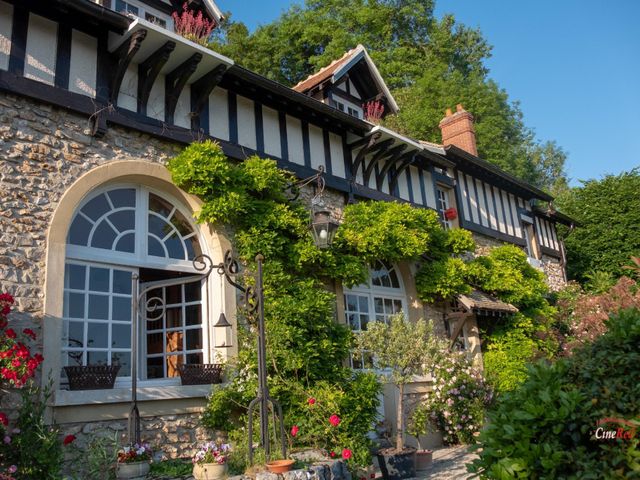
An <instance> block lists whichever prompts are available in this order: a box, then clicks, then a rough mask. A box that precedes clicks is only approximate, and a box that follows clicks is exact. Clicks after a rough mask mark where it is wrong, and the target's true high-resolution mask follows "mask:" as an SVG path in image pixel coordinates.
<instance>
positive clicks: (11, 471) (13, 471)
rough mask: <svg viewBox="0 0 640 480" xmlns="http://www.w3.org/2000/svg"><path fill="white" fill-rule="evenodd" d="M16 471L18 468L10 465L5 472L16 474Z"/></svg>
mask: <svg viewBox="0 0 640 480" xmlns="http://www.w3.org/2000/svg"><path fill="white" fill-rule="evenodd" d="M17 471H18V467H17V466H15V465H11V466H10V467H9V468H8V469H7V472H9V473H16V472H17Z"/></svg>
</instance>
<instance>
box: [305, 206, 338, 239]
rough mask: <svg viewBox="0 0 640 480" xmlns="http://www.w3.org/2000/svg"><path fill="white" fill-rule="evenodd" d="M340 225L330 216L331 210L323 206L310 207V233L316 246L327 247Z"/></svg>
mask: <svg viewBox="0 0 640 480" xmlns="http://www.w3.org/2000/svg"><path fill="white" fill-rule="evenodd" d="M339 226H340V225H339V224H338V222H336V221H335V220H333V219H332V218H331V212H330V211H329V210H328V209H327V208H326V207H323V206H316V205H314V206H313V207H312V209H311V234H312V235H313V242H314V243H315V244H316V247H318V248H329V247H330V246H331V244H332V243H333V237H334V236H335V234H336V231H337V230H338V227H339Z"/></svg>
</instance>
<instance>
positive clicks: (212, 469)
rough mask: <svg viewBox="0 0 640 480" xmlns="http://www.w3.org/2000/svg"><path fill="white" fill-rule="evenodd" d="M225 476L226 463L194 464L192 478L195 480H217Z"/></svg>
mask: <svg viewBox="0 0 640 480" xmlns="http://www.w3.org/2000/svg"><path fill="white" fill-rule="evenodd" d="M226 476H227V464H226V463H222V464H220V463H196V464H194V465H193V478H195V480H219V479H221V478H224V477H226Z"/></svg>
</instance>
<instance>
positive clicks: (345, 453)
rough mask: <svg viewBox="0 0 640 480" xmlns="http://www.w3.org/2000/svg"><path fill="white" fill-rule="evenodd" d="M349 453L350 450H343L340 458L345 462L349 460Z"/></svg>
mask: <svg viewBox="0 0 640 480" xmlns="http://www.w3.org/2000/svg"><path fill="white" fill-rule="evenodd" d="M351 453H352V452H351V450H349V449H348V448H345V449H344V450H342V458H344V459H345V460H349V459H350V458H351Z"/></svg>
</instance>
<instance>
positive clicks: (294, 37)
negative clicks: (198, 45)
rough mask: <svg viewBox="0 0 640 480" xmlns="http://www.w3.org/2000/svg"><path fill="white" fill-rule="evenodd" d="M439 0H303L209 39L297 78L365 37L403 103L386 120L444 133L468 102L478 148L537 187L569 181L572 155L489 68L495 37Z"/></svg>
mask: <svg viewBox="0 0 640 480" xmlns="http://www.w3.org/2000/svg"><path fill="white" fill-rule="evenodd" d="M434 4H435V2H434V1H433V0H369V1H364V0H307V1H306V3H305V4H304V5H303V6H299V5H293V6H292V7H290V8H289V10H287V11H286V12H285V13H283V14H282V15H281V16H280V18H278V19H277V20H275V21H274V22H272V23H269V24H266V25H263V26H260V27H258V28H257V29H256V31H255V32H252V33H250V32H249V31H248V29H247V28H246V26H245V25H243V24H242V23H240V22H233V21H231V20H227V21H226V23H224V24H223V25H222V28H221V29H220V30H219V31H218V32H217V37H216V38H215V40H214V42H213V43H212V44H211V47H212V48H213V49H214V50H216V51H219V52H220V53H223V54H225V55H228V56H229V57H231V58H233V59H234V60H236V61H237V62H238V63H240V64H241V65H243V66H244V67H246V68H249V69H250V70H253V71H255V72H257V73H260V74H262V75H264V76H266V77H268V78H270V79H273V80H276V81H278V82H281V83H283V84H285V85H288V86H291V85H294V84H296V83H298V82H299V81H300V80H303V79H305V78H306V77H307V76H308V75H310V74H312V73H315V72H317V71H318V70H319V69H321V68H322V67H325V66H327V65H329V64H330V63H331V62H332V61H333V60H335V59H337V58H340V57H341V56H342V55H343V54H344V53H345V52H346V51H348V50H349V49H351V48H354V47H355V46H356V45H358V44H362V45H364V46H365V47H366V48H367V51H368V52H369V54H370V55H371V57H372V58H373V60H374V62H375V63H376V65H377V67H378V69H379V70H380V73H381V74H382V76H383V78H384V79H385V81H386V82H387V84H388V85H389V87H390V88H391V90H392V93H393V95H394V96H395V98H396V100H397V101H398V103H399V105H400V109H401V110H400V115H399V116H397V117H387V119H388V122H387V125H388V126H391V127H392V128H395V129H396V130H398V131H400V132H401V133H404V134H408V135H411V136H413V137H415V138H419V139H421V140H428V141H432V142H439V141H440V130H439V129H438V123H439V121H440V120H441V119H442V117H443V115H444V111H445V109H446V108H448V107H452V106H454V105H456V104H458V103H462V104H463V105H464V106H465V107H466V109H467V110H468V111H470V112H472V113H473V115H474V117H475V119H476V131H477V140H478V151H479V153H480V156H481V157H482V158H484V159H486V160H488V161H490V162H493V163H495V164H497V165H498V166H500V167H501V168H504V169H505V170H507V171H509V172H511V173H513V174H514V175H516V176H518V177H520V178H522V179H523V180H525V181H527V182H530V183H532V184H534V185H536V186H538V187H541V188H544V189H547V190H555V185H556V183H557V182H559V183H560V184H562V183H563V182H565V174H564V162H565V158H566V155H565V154H564V152H563V151H562V149H560V148H558V147H557V145H556V144H555V143H554V142H546V143H544V144H541V143H540V142H538V141H536V140H535V138H534V133H533V131H531V130H530V129H528V128H527V127H526V126H525V125H524V122H523V120H522V112H521V111H520V108H519V106H518V104H517V103H516V102H513V101H511V100H510V99H509V97H508V95H507V93H506V92H505V91H504V90H503V89H501V88H500V87H499V86H498V85H497V84H496V83H495V82H494V81H492V80H490V79H489V78H488V76H487V75H488V69H487V67H486V65H485V61H486V60H487V59H488V58H489V57H490V55H491V46H490V45H489V44H488V43H487V41H486V40H485V38H484V37H483V36H482V33H481V32H480V31H479V30H478V29H472V28H469V27H467V26H465V25H463V24H460V23H457V22H456V21H455V18H454V17H453V15H445V16H443V18H442V19H440V20H439V19H437V18H435V17H434V14H433V10H434Z"/></svg>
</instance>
